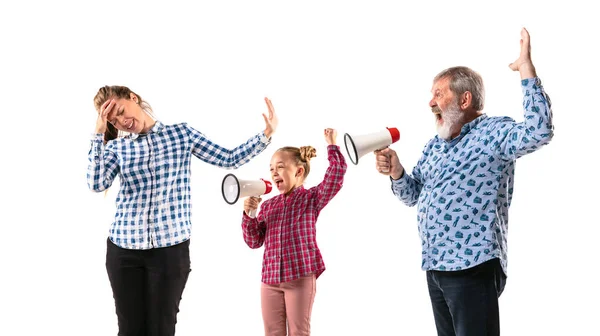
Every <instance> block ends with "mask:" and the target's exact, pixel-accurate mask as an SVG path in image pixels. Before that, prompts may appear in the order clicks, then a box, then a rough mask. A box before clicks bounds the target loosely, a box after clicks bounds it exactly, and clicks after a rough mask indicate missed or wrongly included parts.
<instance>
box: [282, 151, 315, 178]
mask: <svg viewBox="0 0 600 336" xmlns="http://www.w3.org/2000/svg"><path fill="white" fill-rule="evenodd" d="M277 152H286V153H289V154H290V155H291V156H292V158H293V159H294V161H295V163H296V165H297V166H302V167H303V168H304V176H303V178H306V177H307V176H308V173H310V159H312V158H314V157H316V156H317V150H316V149H315V148H313V147H312V146H302V147H291V146H286V147H281V148H279V149H278V150H277Z"/></svg>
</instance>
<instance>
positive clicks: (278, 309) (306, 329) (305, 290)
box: [261, 274, 317, 336]
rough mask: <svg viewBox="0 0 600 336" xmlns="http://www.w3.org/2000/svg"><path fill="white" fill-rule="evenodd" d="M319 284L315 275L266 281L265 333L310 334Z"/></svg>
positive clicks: (277, 335) (270, 335)
mask: <svg viewBox="0 0 600 336" xmlns="http://www.w3.org/2000/svg"><path fill="white" fill-rule="evenodd" d="M316 285H317V281H316V277H315V275H314V274H311V275H309V276H306V277H303V278H300V279H297V280H293V281H289V282H284V283H280V284H276V285H267V284H264V283H263V284H262V285H261V306H262V316H263V321H264V325H265V336H286V335H289V336H309V335H310V314H311V311H312V306H313V302H314V300H315V294H316V291H317V287H316ZM286 322H287V328H286ZM286 329H288V330H289V334H287V333H286Z"/></svg>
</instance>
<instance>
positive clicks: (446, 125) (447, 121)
mask: <svg viewBox="0 0 600 336" xmlns="http://www.w3.org/2000/svg"><path fill="white" fill-rule="evenodd" d="M463 117H464V116H463V113H462V111H461V110H460V108H459V107H458V102H454V103H453V104H452V105H450V106H449V107H448V109H446V111H443V112H442V119H443V120H444V121H443V123H442V124H441V125H439V124H437V120H436V126H437V132H438V135H439V136H440V138H442V139H444V140H450V139H451V138H452V133H454V132H456V128H457V127H459V126H461V121H462V119H463Z"/></svg>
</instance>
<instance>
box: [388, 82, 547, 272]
mask: <svg viewBox="0 0 600 336" xmlns="http://www.w3.org/2000/svg"><path fill="white" fill-rule="evenodd" d="M521 86H522V89H523V95H524V97H523V108H524V111H525V119H524V121H523V122H521V123H516V122H515V121H514V120H513V119H511V118H509V117H488V116H487V115H485V114H483V115H481V116H479V117H478V118H477V119H475V120H473V121H472V122H470V123H468V124H466V125H464V126H463V127H462V130H461V133H460V135H459V136H458V137H456V138H454V139H452V140H450V141H446V140H443V139H441V138H439V137H438V136H436V137H434V138H433V139H431V140H430V141H429V142H428V143H427V145H426V146H425V148H424V150H423V155H422V156H421V159H420V160H419V161H418V163H417V165H416V166H415V167H414V169H413V171H412V174H411V175H410V176H409V175H408V174H406V173H405V174H404V175H403V176H402V177H401V178H400V179H398V180H392V191H393V192H394V194H395V195H396V196H397V197H398V198H399V199H400V200H401V201H402V202H404V203H405V204H406V205H408V206H414V205H415V204H416V205H417V209H418V211H417V221H418V223H419V234H420V236H421V245H422V263H421V267H422V269H423V270H439V271H453V270H461V269H466V268H470V267H473V266H475V265H478V264H481V263H483V262H485V261H488V260H490V259H493V258H499V259H500V263H501V265H502V268H503V270H504V272H505V273H506V265H507V255H506V251H507V250H506V234H507V230H508V209H509V207H510V203H511V199H512V193H513V183H514V173H515V161H516V159H517V158H519V157H521V156H523V155H525V154H528V153H532V152H534V151H536V150H537V149H539V148H540V147H541V146H543V145H546V144H548V143H549V142H550V140H551V139H552V136H553V129H554V127H553V125H552V110H551V103H550V99H549V98H548V96H547V95H546V94H545V92H544V89H543V87H542V85H541V81H540V79H539V78H537V77H536V78H530V79H524V80H522V81H521Z"/></svg>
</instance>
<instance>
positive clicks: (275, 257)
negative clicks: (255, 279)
mask: <svg viewBox="0 0 600 336" xmlns="http://www.w3.org/2000/svg"><path fill="white" fill-rule="evenodd" d="M327 151H328V160H329V167H328V168H327V172H326V173H325V178H324V179H323V181H322V182H321V183H319V184H318V185H317V186H315V187H312V188H310V189H305V188H304V187H303V186H299V187H297V188H296V189H295V190H294V191H292V192H291V193H290V194H289V195H288V196H284V195H281V194H280V195H277V196H275V197H273V198H271V199H268V200H266V201H265V202H264V203H263V204H262V205H261V207H260V211H259V213H258V216H257V217H256V218H250V217H248V216H247V215H246V214H245V213H244V214H243V219H242V230H243V234H244V240H245V241H246V244H248V246H249V247H250V248H253V249H254V248H259V247H261V246H262V245H263V244H264V245H265V253H264V256H263V267H262V282H263V283H265V284H277V283H282V282H287V281H292V280H296V279H298V278H300V277H303V276H306V275H308V274H311V273H314V274H316V276H317V278H318V277H319V275H321V274H322V273H323V272H324V271H325V264H324V262H323V258H322V256H321V252H320V251H319V247H318V246H317V241H316V227H315V224H316V222H317V217H318V216H319V213H320V212H321V210H323V208H324V207H325V205H327V203H329V201H330V200H331V199H332V198H333V197H334V196H335V195H336V194H337V193H338V192H339V191H340V189H341V188H342V184H343V182H344V174H345V173H346V161H345V160H344V157H343V156H342V153H341V152H340V148H339V147H338V146H335V145H330V146H328V147H327Z"/></svg>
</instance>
